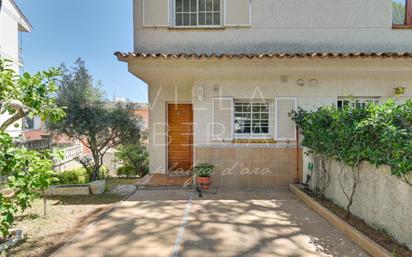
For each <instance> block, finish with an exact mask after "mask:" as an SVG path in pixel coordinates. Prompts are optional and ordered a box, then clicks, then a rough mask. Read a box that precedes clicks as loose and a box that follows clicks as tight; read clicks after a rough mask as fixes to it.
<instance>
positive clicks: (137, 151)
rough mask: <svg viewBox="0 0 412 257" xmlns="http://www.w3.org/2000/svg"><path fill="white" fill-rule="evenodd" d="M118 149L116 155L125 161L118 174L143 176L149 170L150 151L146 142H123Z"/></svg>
mask: <svg viewBox="0 0 412 257" xmlns="http://www.w3.org/2000/svg"><path fill="white" fill-rule="evenodd" d="M117 150H118V151H117V152H116V157H117V158H118V159H119V160H121V161H122V162H123V166H122V167H120V168H119V169H118V170H117V175H120V176H126V177H135V176H140V177H143V176H144V175H146V174H147V173H148V172H149V153H148V151H147V147H146V145H145V144H144V143H142V142H137V143H136V144H123V145H121V146H120V147H119V148H118V149H117Z"/></svg>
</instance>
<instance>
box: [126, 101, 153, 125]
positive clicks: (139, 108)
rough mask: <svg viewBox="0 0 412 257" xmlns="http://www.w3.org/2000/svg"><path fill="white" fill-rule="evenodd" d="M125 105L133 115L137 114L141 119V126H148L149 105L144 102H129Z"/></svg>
mask: <svg viewBox="0 0 412 257" xmlns="http://www.w3.org/2000/svg"><path fill="white" fill-rule="evenodd" d="M127 107H128V108H129V109H130V110H131V111H132V113H133V114H134V115H137V116H139V117H140V118H142V120H143V128H144V129H148V128H149V105H148V104H146V103H134V102H129V103H128V104H127Z"/></svg>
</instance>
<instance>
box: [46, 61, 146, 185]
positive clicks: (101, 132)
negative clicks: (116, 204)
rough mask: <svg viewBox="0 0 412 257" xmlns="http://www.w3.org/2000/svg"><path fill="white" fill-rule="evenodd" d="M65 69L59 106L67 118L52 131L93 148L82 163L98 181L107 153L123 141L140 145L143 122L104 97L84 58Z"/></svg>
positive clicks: (58, 97) (58, 101)
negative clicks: (88, 157)
mask: <svg viewBox="0 0 412 257" xmlns="http://www.w3.org/2000/svg"><path fill="white" fill-rule="evenodd" d="M62 69H63V79H62V81H61V83H60V85H59V90H58V94H57V103H58V105H59V106H60V107H62V108H64V109H65V110H66V117H65V119H63V120H61V121H59V122H52V123H51V124H50V125H49V128H51V129H53V130H55V131H57V132H58V133H63V134H66V135H68V136H70V137H73V138H77V139H78V140H80V141H82V142H83V143H84V145H86V146H87V147H88V148H89V149H90V151H91V161H90V160H89V159H87V158H85V159H82V160H80V161H81V163H82V164H83V166H84V168H85V169H86V170H87V171H88V173H89V174H91V176H90V181H96V180H98V179H99V178H100V169H101V167H102V165H103V157H104V155H105V154H106V152H107V151H108V150H109V149H112V148H114V147H116V146H118V145H120V144H121V143H123V142H129V143H133V142H138V141H139V140H140V136H141V129H140V127H141V124H142V122H141V119H139V118H138V117H135V116H133V114H132V113H131V112H130V111H129V110H128V109H127V108H126V107H124V106H122V105H116V104H111V103H109V102H108V101H107V100H106V99H105V98H104V92H103V91H102V90H101V89H100V88H99V86H100V84H99V83H94V81H93V77H92V76H91V75H90V73H89V72H88V70H87V69H86V67H85V63H84V61H82V60H81V59H78V60H77V61H76V62H75V65H74V66H73V67H72V68H71V69H68V68H67V67H65V66H62Z"/></svg>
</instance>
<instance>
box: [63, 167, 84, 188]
mask: <svg viewBox="0 0 412 257" xmlns="http://www.w3.org/2000/svg"><path fill="white" fill-rule="evenodd" d="M88 177H89V175H88V174H87V172H86V170H85V169H84V168H80V169H74V170H66V171H63V172H61V173H58V174H56V178H57V179H58V181H56V184H58V185H69V184H87V182H88Z"/></svg>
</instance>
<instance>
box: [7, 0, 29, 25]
mask: <svg viewBox="0 0 412 257" xmlns="http://www.w3.org/2000/svg"><path fill="white" fill-rule="evenodd" d="M10 2H11V4H12V5H13V6H14V8H16V10H17V12H18V13H19V15H20V18H21V19H20V21H19V31H21V32H31V31H32V30H33V26H32V25H31V24H30V22H29V20H28V19H27V17H26V16H25V15H24V13H23V12H22V11H21V9H20V7H19V6H18V5H17V4H16V2H15V1H14V0H10Z"/></svg>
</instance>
